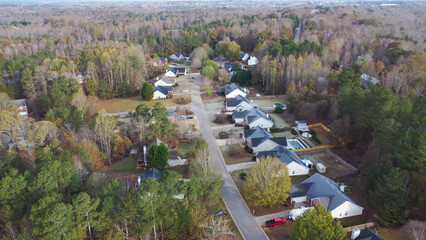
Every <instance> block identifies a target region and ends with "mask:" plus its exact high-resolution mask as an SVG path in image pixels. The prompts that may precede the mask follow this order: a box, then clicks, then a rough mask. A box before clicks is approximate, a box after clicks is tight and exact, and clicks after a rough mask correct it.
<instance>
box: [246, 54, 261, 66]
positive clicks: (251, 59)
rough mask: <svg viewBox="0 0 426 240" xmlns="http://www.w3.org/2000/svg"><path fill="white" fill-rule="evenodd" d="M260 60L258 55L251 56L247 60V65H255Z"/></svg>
mask: <svg viewBox="0 0 426 240" xmlns="http://www.w3.org/2000/svg"><path fill="white" fill-rule="evenodd" d="M258 62H259V60H257V57H255V56H250V57H249V58H248V60H247V65H249V66H253V65H256V64H257V63H258Z"/></svg>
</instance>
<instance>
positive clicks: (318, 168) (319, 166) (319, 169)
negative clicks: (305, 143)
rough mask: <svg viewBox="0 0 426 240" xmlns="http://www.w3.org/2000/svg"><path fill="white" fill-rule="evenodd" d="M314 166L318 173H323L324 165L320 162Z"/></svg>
mask: <svg viewBox="0 0 426 240" xmlns="http://www.w3.org/2000/svg"><path fill="white" fill-rule="evenodd" d="M316 168H317V171H318V172H319V173H325V170H326V168H325V165H324V164H322V163H317V165H316Z"/></svg>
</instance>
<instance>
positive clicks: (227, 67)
mask: <svg viewBox="0 0 426 240" xmlns="http://www.w3.org/2000/svg"><path fill="white" fill-rule="evenodd" d="M237 64H238V69H239V70H242V69H243V66H242V65H241V64H239V63H237ZM232 66H234V63H225V64H224V68H225V69H226V70H227V71H228V72H231V71H232Z"/></svg>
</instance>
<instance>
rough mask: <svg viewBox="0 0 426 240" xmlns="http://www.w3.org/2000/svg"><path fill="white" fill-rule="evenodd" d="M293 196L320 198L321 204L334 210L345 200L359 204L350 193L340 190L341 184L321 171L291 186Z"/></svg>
mask: <svg viewBox="0 0 426 240" xmlns="http://www.w3.org/2000/svg"><path fill="white" fill-rule="evenodd" d="M290 196H291V197H293V198H294V197H301V196H307V197H309V199H311V200H314V199H319V201H320V202H321V205H322V206H324V207H325V208H326V209H327V210H330V211H332V210H334V209H335V208H337V207H339V206H340V205H342V204H343V203H345V202H347V201H348V202H351V203H353V204H356V205H358V206H359V204H358V203H356V202H355V201H354V200H353V199H352V198H351V197H350V196H349V195H348V194H346V193H345V192H342V191H340V186H339V185H338V184H337V183H336V182H334V181H333V180H331V179H330V178H327V177H325V176H323V175H321V174H319V173H316V174H314V175H313V176H311V177H310V178H308V179H306V180H305V181H303V182H302V183H300V184H294V185H291V187H290Z"/></svg>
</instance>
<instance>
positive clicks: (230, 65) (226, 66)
mask: <svg viewBox="0 0 426 240" xmlns="http://www.w3.org/2000/svg"><path fill="white" fill-rule="evenodd" d="M232 65H233V63H225V66H224V67H225V68H226V69H229V68H232Z"/></svg>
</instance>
